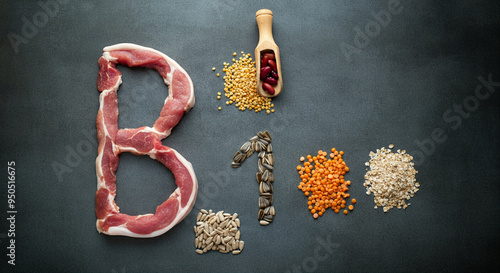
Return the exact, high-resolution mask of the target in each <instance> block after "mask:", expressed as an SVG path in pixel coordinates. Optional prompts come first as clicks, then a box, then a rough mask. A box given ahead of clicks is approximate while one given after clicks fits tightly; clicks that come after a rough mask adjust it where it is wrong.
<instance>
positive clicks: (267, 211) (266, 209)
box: [264, 207, 271, 215]
mask: <svg viewBox="0 0 500 273" xmlns="http://www.w3.org/2000/svg"><path fill="white" fill-rule="evenodd" d="M270 209H271V207H267V208H265V209H264V215H267V214H269V210H270Z"/></svg>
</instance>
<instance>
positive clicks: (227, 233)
mask: <svg viewBox="0 0 500 273" xmlns="http://www.w3.org/2000/svg"><path fill="white" fill-rule="evenodd" d="M240 225H241V223H240V219H238V214H237V213H234V214H233V215H231V214H230V213H224V211H219V212H217V213H214V212H212V210H209V211H207V210H205V209H202V210H201V211H200V212H199V213H198V216H197V217H196V226H195V227H194V233H195V234H196V239H194V245H195V247H196V253H198V254H203V253H206V252H207V251H210V250H214V251H219V252H220V253H229V252H231V253H233V254H234V255H236V254H240V252H241V251H243V247H245V242H243V241H241V240H240V236H241V233H240V231H239V229H238V228H239V227H240Z"/></svg>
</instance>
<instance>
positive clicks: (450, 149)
mask: <svg viewBox="0 0 500 273" xmlns="http://www.w3.org/2000/svg"><path fill="white" fill-rule="evenodd" d="M41 2H42V3H51V1H49V0H42V1H41ZM59 2H60V3H59V4H57V8H56V6H55V5H52V6H51V7H48V8H49V9H48V10H45V9H44V8H43V7H42V5H39V4H38V3H37V1H0V6H1V8H0V34H1V37H2V39H1V42H0V50H1V51H0V56H1V62H0V63H1V65H0V75H1V76H0V77H1V85H0V86H1V92H2V99H1V102H0V105H1V106H0V109H1V115H0V125H1V126H2V130H1V131H0V138H1V141H2V142H1V146H0V147H1V148H0V158H1V160H0V163H1V165H2V166H1V168H2V170H3V171H2V176H3V179H2V184H1V187H0V189H1V190H0V216H1V217H0V219H1V220H0V240H1V242H0V248H1V250H0V254H1V255H0V256H1V257H2V258H1V259H0V271H1V272H15V271H18V272H37V271H39V272H140V271H147V272H153V271H162V272H167V271H169V272H173V271H182V272H196V271H203V272H225V271H247V272H248V271H251V272H257V271H269V272H278V271H288V272H290V271H291V272H299V271H300V272H314V271H316V272H325V271H336V272H344V271H354V272H423V271H429V272H432V271H454V272H457V271H494V270H495V269H499V267H500V262H499V259H498V257H500V186H499V178H498V177H499V175H500V173H499V163H500V156H499V154H500V149H499V148H500V147H499V146H500V143H499V136H500V131H499V121H500V118H499V105H500V96H499V94H498V93H499V88H500V87H499V85H500V84H499V83H498V82H499V81H500V69H499V65H498V64H499V63H500V62H499V61H500V55H499V50H498V49H499V40H498V36H499V34H500V33H499V21H500V17H499V16H498V14H499V11H500V5H499V4H498V2H496V1H446V2H444V1H401V2H400V3H399V6H398V5H396V4H397V3H393V2H390V1H376V2H374V1H307V2H305V1H286V2H285V1H272V2H270V1H238V2H236V1H229V0H224V1H152V2H147V3H143V2H137V1H103V2H104V3H97V2H98V1H92V2H91V1H74V0H73V1H68V0H65V1H63V0H61V1H59ZM99 2H100V1H99ZM171 2H172V3H171ZM249 2H251V3H249ZM52 3H53V1H52ZM46 8H47V7H46ZM260 8H269V9H271V10H273V12H274V14H275V17H274V29H273V30H274V35H275V40H276V42H277V44H278V45H279V46H280V50H281V54H282V56H281V60H282V67H283V79H284V87H285V89H284V91H283V93H282V95H280V97H279V98H276V99H275V100H274V104H275V105H276V113H275V114H273V115H266V114H265V113H259V114H255V113H249V112H248V111H247V112H244V113H242V112H239V111H237V110H236V109H235V108H234V107H226V106H225V105H223V101H217V99H216V92H218V91H221V90H222V79H221V78H217V77H216V76H215V73H214V72H212V71H211V68H212V66H216V67H217V68H218V71H219V72H220V70H221V68H222V62H224V61H230V60H231V58H232V55H231V54H232V52H233V51H237V52H240V51H245V52H252V53H253V49H254V47H255V45H256V43H257V40H258V30H257V27H256V23H255V16H254V14H255V12H256V11H257V10H258V9H260ZM388 11H392V13H388ZM387 14H390V18H389V17H388V16H387ZM376 17H380V18H379V20H382V21H381V22H378V23H377V21H376V19H375V18H376ZM34 23H36V24H37V25H33V26H32V25H31V24H34ZM15 35H17V36H15ZM9 39H11V40H13V42H14V44H12V43H11V41H10V40H9ZM120 42H131V43H137V44H141V45H144V46H149V47H153V48H155V49H158V50H160V51H162V52H164V53H166V54H167V55H169V56H171V57H172V58H173V59H175V60H176V61H177V62H178V63H179V64H181V65H182V66H183V67H184V68H185V69H186V70H187V71H188V73H189V74H190V76H191V78H192V79H193V82H194V86H195V94H196V105H195V107H194V108H193V110H192V111H191V112H190V113H189V114H187V115H186V116H185V117H184V118H183V119H182V121H181V123H180V124H179V125H178V126H177V127H176V128H175V129H174V130H173V133H172V135H171V136H170V137H169V138H167V139H166V140H164V141H163V143H164V144H165V145H169V146H171V147H173V148H175V149H177V150H178V151H179V152H180V153H181V154H182V155H183V156H184V157H186V158H187V159H188V160H189V161H190V162H192V164H193V166H194V168H195V171H196V175H197V177H198V180H199V184H200V190H199V198H198V201H197V203H196V205H195V209H194V210H193V212H192V213H191V214H190V215H189V216H188V217H187V218H186V219H185V220H184V221H183V222H182V223H180V224H179V225H177V226H176V227H175V228H173V229H172V230H171V231H169V232H168V233H166V234H164V235H162V236H160V237H157V238H153V239H133V238H124V237H110V236H105V235H100V234H98V233H97V231H96V229H95V214H94V193H95V190H96V177H95V165H94V161H95V157H96V155H97V149H96V144H95V133H96V132H95V117H96V114H97V109H98V92H97V90H96V84H95V81H96V77H97V72H98V66H97V60H98V58H99V56H100V55H101V53H102V48H103V47H105V46H107V45H112V44H116V43H120ZM120 69H121V71H122V72H123V75H124V77H123V81H124V82H123V85H122V87H121V88H120V91H119V101H120V111H121V116H120V119H119V126H120V127H121V128H124V127H138V126H143V125H151V124H152V123H153V121H154V120H155V119H156V116H157V115H158V111H159V109H160V108H161V105H162V101H163V99H164V98H165V96H166V93H167V88H166V87H164V86H163V85H162V82H161V80H160V77H159V76H158V75H157V73H156V72H154V71H150V70H147V69H130V68H125V67H120ZM488 78H490V84H489V89H488V88H486V87H484V86H485V85H484V84H483V83H482V81H486V82H488ZM480 79H483V80H482V81H481V80H480ZM486 85H488V84H486ZM476 90H477V93H476ZM455 105H456V106H455ZM460 105H462V106H460ZM218 106H222V108H223V109H222V111H220V112H219V111H217V107H218ZM265 129H268V130H270V132H271V134H272V136H273V145H274V149H275V156H276V160H277V163H276V170H275V176H276V182H275V187H274V189H275V205H276V208H277V217H276V220H275V222H274V223H272V224H271V225H270V226H267V227H261V226H259V225H258V223H257V221H256V216H257V196H258V194H257V185H256V183H255V181H254V174H255V171H256V162H255V158H251V160H248V161H247V162H245V164H244V166H243V167H242V168H241V169H238V170H233V169H231V168H230V167H229V163H230V161H231V158H232V156H233V154H234V151H235V150H236V149H237V148H238V147H239V145H241V144H242V143H243V141H244V140H246V139H247V138H249V137H250V136H252V135H253V134H255V133H256V132H257V131H258V130H265ZM431 139H434V140H431ZM391 143H392V144H395V145H396V147H397V148H400V149H405V150H407V151H408V152H409V153H410V154H412V155H414V156H415V160H416V161H417V163H418V164H417V170H418V171H419V173H418V176H417V179H418V181H419V182H420V183H421V184H422V187H421V191H419V192H418V193H417V194H416V196H415V198H413V199H412V200H411V201H410V202H411V203H412V205H411V206H410V207H409V208H408V209H407V210H405V211H402V210H401V211H398V210H393V211H390V212H389V213H385V214H384V213H383V212H382V210H381V209H378V210H374V209H373V205H374V204H373V196H367V195H366V194H365V189H364V187H363V186H362V184H363V177H364V174H365V166H364V163H365V162H366V161H367V160H369V156H368V154H369V152H370V151H374V150H376V149H377V148H381V147H383V146H385V147H387V146H388V145H389V144H391ZM332 147H336V148H338V149H341V150H343V151H345V160H346V161H347V163H348V166H349V167H350V169H351V171H350V172H349V174H348V175H347V178H348V179H349V180H351V181H352V186H351V190H350V192H351V195H352V196H353V197H356V198H357V199H358V200H359V201H358V204H357V205H356V208H355V210H354V211H353V212H352V213H351V214H349V215H348V216H344V215H336V214H334V213H333V212H331V211H329V212H328V213H326V214H325V215H324V216H323V217H321V218H320V219H318V220H314V219H313V218H312V217H311V215H310V214H309V212H308V210H307V208H306V201H307V200H306V198H305V197H304V195H303V194H302V193H301V192H300V191H299V190H298V189H297V185H298V182H299V179H298V177H297V174H296V171H295V166H296V165H297V164H298V158H299V157H300V156H302V155H307V154H308V153H314V152H316V151H317V150H319V149H323V150H325V149H329V148H332ZM8 161H15V164H16V166H15V167H16V181H17V182H16V209H17V211H18V213H17V215H16V223H15V225H16V226H15V228H16V232H15V233H16V237H15V240H16V244H15V247H16V257H15V259H16V260H15V262H16V265H15V266H11V265H9V264H7V260H8V257H7V256H6V254H7V247H8V240H9V239H10V238H7V233H8V228H9V227H8V222H7V220H6V217H7V178H6V177H7V162H8ZM56 163H60V164H63V165H65V166H66V167H67V172H65V173H59V174H58V173H57V172H55V171H54V170H53V167H52V166H53V165H54V164H56ZM120 163H121V164H120V167H119V170H118V173H117V175H118V198H117V204H118V205H119V206H120V207H121V209H122V211H123V212H125V213H129V214H136V213H146V212H153V211H154V209H155V207H156V206H157V205H158V204H160V203H161V202H162V201H163V200H165V199H166V197H167V196H168V195H169V194H170V192H171V191H172V190H173V189H174V185H173V177H172V175H171V174H170V172H169V171H168V170H166V169H165V168H164V167H162V166H161V165H160V164H159V163H157V162H155V161H152V160H150V159H148V158H146V157H137V156H133V155H130V154H123V155H122V156H121V162H120ZM200 208H207V209H208V208H211V209H214V210H225V211H227V212H238V213H239V214H240V218H241V221H242V223H243V226H242V227H241V232H242V239H243V240H244V241H245V242H246V247H245V250H244V251H243V253H241V254H240V255H238V256H232V255H222V254H219V253H215V252H214V253H208V254H206V255H202V256H200V255H198V254H196V253H195V252H194V246H193V244H194V243H193V242H194V235H193V230H192V226H193V225H194V224H195V220H196V219H195V218H196V214H197V211H198V210H199V209H200ZM325 245H327V246H328V247H325Z"/></svg>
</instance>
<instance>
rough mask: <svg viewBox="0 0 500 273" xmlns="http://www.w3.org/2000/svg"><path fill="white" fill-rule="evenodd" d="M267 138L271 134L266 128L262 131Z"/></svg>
mask: <svg viewBox="0 0 500 273" xmlns="http://www.w3.org/2000/svg"><path fill="white" fill-rule="evenodd" d="M263 134H264V135H265V136H266V137H267V138H269V139H271V134H270V133H269V131H268V130H265V131H264V133H263Z"/></svg>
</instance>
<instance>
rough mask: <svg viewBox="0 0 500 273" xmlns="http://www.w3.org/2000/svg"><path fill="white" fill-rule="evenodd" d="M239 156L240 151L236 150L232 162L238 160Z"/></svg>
mask: <svg viewBox="0 0 500 273" xmlns="http://www.w3.org/2000/svg"><path fill="white" fill-rule="evenodd" d="M240 158H241V153H240V152H239V151H238V152H236V153H235V154H234V156H233V161H234V162H238V160H240Z"/></svg>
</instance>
